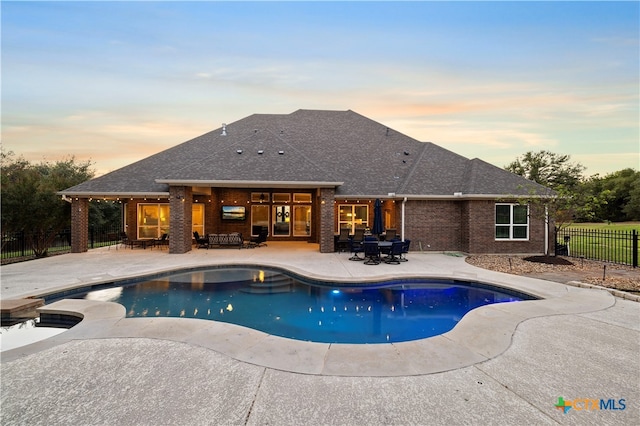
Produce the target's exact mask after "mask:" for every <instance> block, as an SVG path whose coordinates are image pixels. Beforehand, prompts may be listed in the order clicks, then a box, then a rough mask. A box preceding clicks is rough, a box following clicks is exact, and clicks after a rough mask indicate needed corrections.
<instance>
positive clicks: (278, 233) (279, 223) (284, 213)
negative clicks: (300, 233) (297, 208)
mask: <svg viewBox="0 0 640 426" xmlns="http://www.w3.org/2000/svg"><path fill="white" fill-rule="evenodd" d="M290 210H291V206H281V205H274V206H273V211H272V217H273V232H272V233H271V235H273V236H274V237H288V236H289V235H290V234H291V230H290V226H291V212H290Z"/></svg>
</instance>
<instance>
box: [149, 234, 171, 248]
mask: <svg viewBox="0 0 640 426" xmlns="http://www.w3.org/2000/svg"><path fill="white" fill-rule="evenodd" d="M168 238H169V234H162V237H160V238H158V239H157V240H155V241H154V242H153V245H154V246H159V247H160V248H162V246H167V247H169V240H168Z"/></svg>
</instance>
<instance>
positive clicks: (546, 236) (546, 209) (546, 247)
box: [544, 204, 549, 256]
mask: <svg viewBox="0 0 640 426" xmlns="http://www.w3.org/2000/svg"><path fill="white" fill-rule="evenodd" d="M544 255H545V256H548V255H549V206H547V205H546V204H545V205H544Z"/></svg>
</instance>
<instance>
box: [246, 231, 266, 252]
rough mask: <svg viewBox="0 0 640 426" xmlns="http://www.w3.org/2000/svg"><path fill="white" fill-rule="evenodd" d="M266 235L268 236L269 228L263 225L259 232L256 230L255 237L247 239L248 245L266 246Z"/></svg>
mask: <svg viewBox="0 0 640 426" xmlns="http://www.w3.org/2000/svg"><path fill="white" fill-rule="evenodd" d="M268 236H269V228H267V227H266V226H263V227H262V228H261V229H260V232H258V236H257V237H251V239H250V240H249V244H248V247H249V248H254V247H260V246H266V245H267V243H266V241H267V237H268Z"/></svg>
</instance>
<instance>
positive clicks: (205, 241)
mask: <svg viewBox="0 0 640 426" xmlns="http://www.w3.org/2000/svg"><path fill="white" fill-rule="evenodd" d="M193 238H194V239H195V240H196V245H197V246H198V248H206V249H208V248H209V238H201V237H200V234H198V231H194V232H193Z"/></svg>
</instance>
